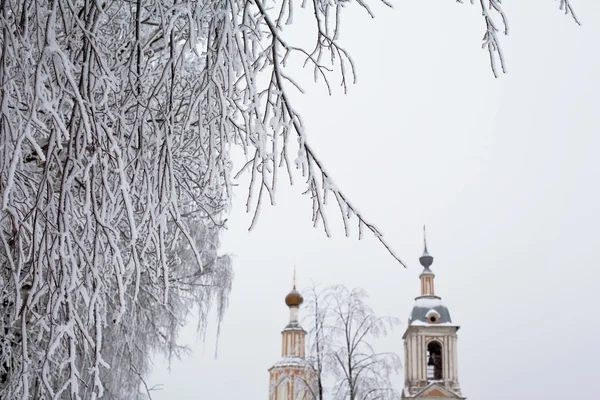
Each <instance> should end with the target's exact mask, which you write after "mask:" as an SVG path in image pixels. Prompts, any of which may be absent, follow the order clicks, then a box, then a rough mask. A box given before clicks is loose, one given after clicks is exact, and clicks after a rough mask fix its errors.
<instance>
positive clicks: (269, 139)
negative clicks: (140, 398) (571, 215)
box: [0, 0, 575, 399]
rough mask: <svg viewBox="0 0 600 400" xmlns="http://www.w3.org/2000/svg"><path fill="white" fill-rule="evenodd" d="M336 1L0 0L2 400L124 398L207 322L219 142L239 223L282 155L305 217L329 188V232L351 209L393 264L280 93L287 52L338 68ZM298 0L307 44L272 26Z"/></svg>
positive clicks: (213, 279)
mask: <svg viewBox="0 0 600 400" xmlns="http://www.w3.org/2000/svg"><path fill="white" fill-rule="evenodd" d="M349 3H351V1H350V0H312V1H308V0H303V2H302V3H300V4H298V3H297V2H296V3H294V1H293V0H275V1H272V0H270V1H264V0H104V1H95V0H48V1H43V2H42V1H21V0H0V30H1V36H0V46H1V49H2V51H1V53H0V87H1V89H2V90H1V92H0V268H1V269H0V303H1V304H2V315H1V317H0V397H2V398H11V399H12V398H23V399H26V398H42V399H50V398H70V399H80V398H86V399H87V398H90V399H95V398H98V397H102V396H105V397H108V398H127V399H130V398H135V397H136V396H137V394H136V393H137V391H138V388H139V386H140V385H139V383H140V380H141V377H142V376H143V374H145V373H146V372H147V371H148V368H149V360H150V356H151V353H152V351H159V352H161V351H162V352H166V353H168V354H177V353H178V352H179V351H181V350H182V349H180V348H178V347H177V344H176V341H175V338H176V336H177V331H178V329H179V327H180V326H181V324H182V323H183V321H184V320H185V317H186V316H187V315H188V313H189V311H190V310H191V309H192V308H193V307H194V306H195V307H197V308H198V309H199V310H200V313H201V315H200V321H201V329H204V327H205V326H206V323H207V320H206V318H207V315H208V313H209V311H210V309H211V306H213V305H214V306H215V307H216V309H217V314H218V317H219V319H220V318H221V317H222V315H223V312H224V310H225V307H226V305H227V295H228V293H229V290H230V288H231V279H232V270H231V265H230V260H229V258H228V257H227V256H219V255H218V252H217V249H218V246H219V243H218V238H219V233H220V230H221V229H222V227H223V224H224V219H225V216H224V215H225V213H226V212H227V209H228V207H229V203H230V199H231V190H232V162H231V160H230V158H229V153H230V149H231V148H232V147H234V146H236V147H241V148H242V149H243V150H244V151H245V152H246V154H248V155H249V159H250V161H249V162H248V164H246V165H245V166H244V167H243V168H242V170H241V171H240V173H241V172H243V171H247V172H248V173H249V175H250V176H251V184H250V188H249V194H248V199H247V207H248V211H251V212H254V218H253V221H252V226H254V225H255V223H256V219H257V216H258V211H259V210H260V207H261V203H262V202H263V201H265V199H267V201H270V202H271V203H274V195H275V190H276V187H277V181H278V174H279V172H278V171H281V170H283V171H287V174H288V177H289V179H290V181H291V179H292V170H293V168H294V167H296V168H298V169H299V170H300V171H301V173H302V176H303V178H304V179H305V182H306V193H307V194H309V195H310V197H311V200H312V205H313V213H312V219H313V223H314V224H315V225H317V224H318V223H322V224H323V226H324V229H325V232H327V233H329V227H328V223H327V219H326V215H325V205H326V203H327V199H328V197H333V198H334V199H335V202H336V203H337V204H338V206H339V209H340V213H341V215H342V219H343V223H344V227H345V229H346V233H347V234H348V233H349V231H350V220H351V219H352V220H354V221H356V222H357V225H358V230H359V236H360V235H362V234H363V232H364V231H365V230H368V231H370V232H371V233H373V234H374V235H375V236H376V237H377V239H378V240H379V241H380V242H381V243H382V244H383V245H384V246H385V247H386V248H387V250H388V251H389V252H390V253H391V254H392V255H393V257H394V258H396V259H397V260H398V261H399V262H401V261H400V259H399V258H398V257H397V256H396V255H395V254H394V253H393V252H392V250H391V248H390V246H389V245H388V244H387V243H386V241H385V240H384V239H383V236H382V235H381V233H380V232H379V231H378V230H377V229H376V228H375V226H374V225H373V224H372V223H370V222H369V221H368V220H367V219H366V218H365V216H364V215H363V214H361V213H360V212H359V211H358V209H357V208H356V207H355V206H354V205H353V204H352V203H351V202H350V200H349V199H348V198H347V197H346V196H345V194H344V193H343V192H342V191H341V190H340V189H339V188H338V187H337V186H336V185H335V182H334V180H333V178H332V177H331V176H330V175H329V173H328V172H327V170H326V169H325V167H324V164H323V162H322V160H320V159H319V158H318V156H317V155H316V153H315V151H314V149H313V148H312V147H311V146H310V145H309V141H308V136H307V133H306V131H305V129H304V126H303V124H302V120H301V118H300V116H299V115H298V113H297V112H296V111H295V110H294V108H293V105H292V104H291V102H290V98H289V96H288V92H287V91H288V89H289V88H290V87H298V85H297V84H296V83H295V81H294V79H293V77H291V76H288V75H286V74H285V72H284V70H283V66H284V65H285V63H286V62H287V61H288V60H289V57H290V55H291V54H299V55H301V56H302V57H303V59H304V64H305V65H307V66H311V67H312V68H313V72H314V77H315V79H316V78H319V79H322V80H323V81H324V82H325V85H326V86H327V88H328V89H329V90H331V89H330V88H331V85H330V79H331V73H332V72H333V76H337V77H339V78H340V84H341V86H342V87H343V88H344V89H345V88H346V86H347V84H348V83H349V82H353V81H354V64H353V61H352V59H351V58H350V56H349V54H348V53H347V52H346V50H345V49H344V48H343V47H341V46H340V44H339V32H340V31H339V26H340V25H339V23H340V18H341V10H342V8H343V7H345V6H347V5H348V4H349ZM356 3H357V4H358V6H359V7H362V8H364V9H365V10H366V11H367V13H368V14H370V15H372V12H371V10H370V9H369V6H368V5H367V3H366V2H364V1H363V0H356ZM383 3H384V4H388V3H387V2H386V1H385V0H384V1H383ZM481 4H482V8H483V10H484V16H485V17H486V25H487V34H486V38H485V39H484V40H485V42H484V45H485V46H487V48H488V50H489V51H490V56H491V57H492V65H494V62H493V54H494V53H497V54H499V55H500V60H501V64H502V65H503V58H502V55H501V53H499V46H498V43H497V38H496V31H497V29H496V27H495V25H494V23H493V22H492V20H491V18H489V15H488V11H485V10H494V11H495V12H496V13H500V15H503V14H502V12H501V10H500V7H499V4H500V0H490V1H489V4H488V5H489V6H487V8H486V7H483V6H484V2H483V0H482V2H481ZM298 6H300V7H305V8H308V9H310V11H311V14H312V15H313V16H314V21H315V24H314V25H312V26H313V28H312V29H314V31H313V33H314V38H315V42H314V47H312V48H310V49H304V48H300V47H295V46H293V45H292V44H290V43H288V42H287V41H286V37H285V35H284V33H283V31H284V27H285V25H289V24H292V23H293V20H294V9H296V8H297V7H298ZM561 7H562V8H563V9H564V10H565V12H567V13H571V14H572V9H571V6H570V3H569V1H568V0H561ZM573 17H574V18H575V16H574V14H573ZM503 21H504V23H505V22H506V20H505V19H504V18H503ZM494 71H495V67H494ZM292 151H293V152H294V153H296V154H297V156H295V157H294V158H293V159H290V156H289V153H292Z"/></svg>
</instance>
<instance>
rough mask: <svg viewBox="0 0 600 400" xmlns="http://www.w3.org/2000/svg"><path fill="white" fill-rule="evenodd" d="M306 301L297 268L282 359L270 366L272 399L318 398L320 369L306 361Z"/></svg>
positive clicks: (282, 333)
mask: <svg viewBox="0 0 600 400" xmlns="http://www.w3.org/2000/svg"><path fill="white" fill-rule="evenodd" d="M303 302H304V298H303V297H302V295H301V294H300V293H299V292H298V291H297V290H296V271H294V284H293V287H292V291H291V292H289V293H288V295H287V296H286V297H285V304H286V305H287V306H288V307H289V309H290V321H289V323H288V324H287V325H286V327H285V328H284V329H283V331H282V332H281V336H282V337H281V338H282V346H281V360H279V361H278V362H277V363H275V365H273V366H272V367H271V368H270V369H269V400H316V395H315V393H316V373H315V370H314V369H313V367H312V366H311V365H310V363H309V362H308V361H306V354H305V353H306V343H305V337H306V331H305V330H304V329H302V327H301V326H300V322H299V321H298V311H299V309H300V306H301V305H302V303H303Z"/></svg>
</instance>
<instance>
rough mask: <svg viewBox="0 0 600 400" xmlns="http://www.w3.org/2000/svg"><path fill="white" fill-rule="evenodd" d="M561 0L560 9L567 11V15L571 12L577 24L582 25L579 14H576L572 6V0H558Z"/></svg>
mask: <svg viewBox="0 0 600 400" xmlns="http://www.w3.org/2000/svg"><path fill="white" fill-rule="evenodd" d="M558 1H560V9H561V10H563V11H564V12H565V15H569V14H571V16H572V17H573V20H574V21H575V22H576V23H577V25H581V22H579V20H578V19H577V15H575V11H573V7H572V6H571V0H558Z"/></svg>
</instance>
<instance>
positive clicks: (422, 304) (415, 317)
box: [409, 296, 452, 325]
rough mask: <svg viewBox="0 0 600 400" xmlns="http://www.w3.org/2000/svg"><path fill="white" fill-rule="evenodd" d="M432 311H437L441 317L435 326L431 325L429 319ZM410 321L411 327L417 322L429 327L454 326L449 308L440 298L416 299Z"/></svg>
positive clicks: (425, 297) (424, 297)
mask: <svg viewBox="0 0 600 400" xmlns="http://www.w3.org/2000/svg"><path fill="white" fill-rule="evenodd" d="M432 311H435V312H436V313H437V314H438V315H439V321H437V320H436V323H435V324H430V323H429V322H430V321H429V318H428V317H429V316H430V315H431V314H432ZM409 320H410V324H411V325H416V324H415V322H417V321H420V322H423V323H425V324H428V325H429V324H430V325H439V324H452V318H450V311H448V307H446V306H445V305H444V303H443V302H442V299H441V298H439V297H438V296H420V297H417V298H416V299H415V305H414V307H413V309H412V311H411V313H410V316H409ZM419 325H421V324H419Z"/></svg>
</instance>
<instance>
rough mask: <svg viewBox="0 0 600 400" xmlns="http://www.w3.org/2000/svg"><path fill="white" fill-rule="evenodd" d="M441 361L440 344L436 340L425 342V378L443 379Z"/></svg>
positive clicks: (429, 379) (430, 379) (431, 379)
mask: <svg viewBox="0 0 600 400" xmlns="http://www.w3.org/2000/svg"><path fill="white" fill-rule="evenodd" d="M443 365H444V364H443V362H442V345H441V344H440V342H438V341H436V340H432V341H431V342H429V344H427V380H428V381H441V380H443V379H444V372H443V368H442V366H443Z"/></svg>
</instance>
